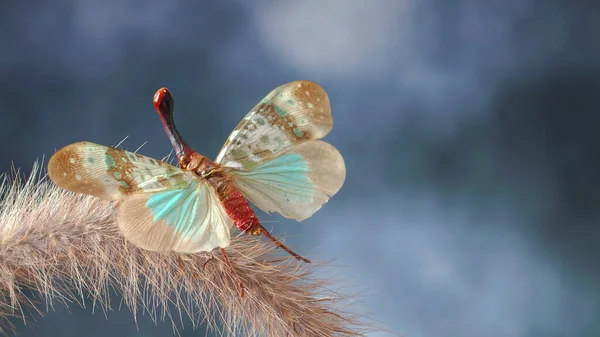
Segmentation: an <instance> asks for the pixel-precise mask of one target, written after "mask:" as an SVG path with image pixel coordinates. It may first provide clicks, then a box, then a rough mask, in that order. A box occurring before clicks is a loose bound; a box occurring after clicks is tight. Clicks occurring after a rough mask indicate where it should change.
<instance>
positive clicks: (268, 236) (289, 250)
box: [259, 225, 310, 263]
mask: <svg viewBox="0 0 600 337" xmlns="http://www.w3.org/2000/svg"><path fill="white" fill-rule="evenodd" d="M259 226H260V229H261V233H262V234H264V235H265V236H266V237H267V238H269V239H270V240H271V241H273V243H274V244H275V245H276V246H277V247H279V248H281V249H283V250H285V251H286V252H288V254H290V255H291V256H293V257H295V258H296V259H298V260H300V261H302V262H305V263H310V260H309V259H307V258H304V257H302V256H300V255H298V254H296V253H294V252H293V251H292V250H291V249H289V248H288V247H286V246H285V245H284V244H283V243H281V242H279V240H277V239H276V238H275V237H273V235H271V233H269V231H267V230H266V229H265V228H264V227H263V226H261V225H259Z"/></svg>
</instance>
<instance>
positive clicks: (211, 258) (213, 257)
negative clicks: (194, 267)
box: [202, 254, 215, 269]
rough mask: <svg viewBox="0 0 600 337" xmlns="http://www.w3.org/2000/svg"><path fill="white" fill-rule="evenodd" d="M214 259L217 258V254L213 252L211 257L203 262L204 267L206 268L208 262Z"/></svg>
mask: <svg viewBox="0 0 600 337" xmlns="http://www.w3.org/2000/svg"><path fill="white" fill-rule="evenodd" d="M214 259H215V256H214V255H212V254H211V255H210V257H209V258H208V259H206V261H205V262H204V263H203V264H202V269H204V268H206V264H207V263H209V262H210V261H212V260H214Z"/></svg>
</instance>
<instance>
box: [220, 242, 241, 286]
mask: <svg viewBox="0 0 600 337" xmlns="http://www.w3.org/2000/svg"><path fill="white" fill-rule="evenodd" d="M221 252H223V256H224V257H225V262H226V263H227V265H228V266H229V268H231V271H233V274H234V275H235V278H237V281H238V286H239V287H240V297H244V283H243V282H242V279H241V278H240V275H238V273H237V272H236V271H235V268H233V265H232V264H231V261H229V256H227V253H226V252H225V248H221Z"/></svg>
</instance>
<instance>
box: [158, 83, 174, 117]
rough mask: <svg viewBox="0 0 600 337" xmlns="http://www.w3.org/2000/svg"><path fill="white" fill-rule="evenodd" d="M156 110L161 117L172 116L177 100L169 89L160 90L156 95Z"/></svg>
mask: <svg viewBox="0 0 600 337" xmlns="http://www.w3.org/2000/svg"><path fill="white" fill-rule="evenodd" d="M154 108H155V109H156V111H157V112H158V113H159V114H161V115H170V114H172V113H173V110H175V100H174V99H173V95H171V92H170V91H169V89H167V88H160V89H158V91H157V92H156V93H155V94H154Z"/></svg>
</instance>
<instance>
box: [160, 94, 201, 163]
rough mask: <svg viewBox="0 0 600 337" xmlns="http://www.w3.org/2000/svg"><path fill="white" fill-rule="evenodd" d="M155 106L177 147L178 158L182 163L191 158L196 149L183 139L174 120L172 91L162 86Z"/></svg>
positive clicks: (170, 138)
mask: <svg viewBox="0 0 600 337" xmlns="http://www.w3.org/2000/svg"><path fill="white" fill-rule="evenodd" d="M154 108H155V109H156V112H158V115H159V116H160V119H161V121H162V124H163V127H164V128H165V132H166V133H167V136H168V137H169V140H170V141H171V145H173V149H175V153H176V154H177V159H178V160H179V163H180V165H181V164H182V161H183V159H189V157H190V155H191V154H192V153H194V150H193V149H192V148H191V147H190V146H189V145H188V143H187V142H186V141H185V139H183V137H182V136H181V134H180V133H179V131H177V128H176V127H175V121H174V120H173V112H174V111H175V99H174V98H173V95H171V92H170V91H169V89H167V88H160V89H158V91H157V92H156V94H154Z"/></svg>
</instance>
